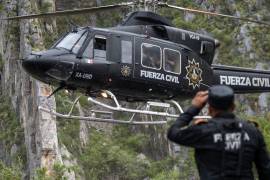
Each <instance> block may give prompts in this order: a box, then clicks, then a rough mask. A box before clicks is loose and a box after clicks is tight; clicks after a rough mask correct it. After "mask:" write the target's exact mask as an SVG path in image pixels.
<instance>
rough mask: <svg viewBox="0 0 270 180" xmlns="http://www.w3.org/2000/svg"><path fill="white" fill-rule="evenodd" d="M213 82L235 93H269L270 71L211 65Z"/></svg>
mask: <svg viewBox="0 0 270 180" xmlns="http://www.w3.org/2000/svg"><path fill="white" fill-rule="evenodd" d="M212 67H213V72H214V73H213V74H214V82H213V84H223V85H228V86H231V87H232V88H233V89H234V91H235V92H236V93H258V92H270V71H265V70H254V69H249V68H241V67H233V66H221V65H212Z"/></svg>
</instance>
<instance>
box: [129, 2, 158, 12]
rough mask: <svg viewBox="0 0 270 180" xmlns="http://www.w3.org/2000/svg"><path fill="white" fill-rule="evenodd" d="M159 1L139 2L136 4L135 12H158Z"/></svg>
mask: <svg viewBox="0 0 270 180" xmlns="http://www.w3.org/2000/svg"><path fill="white" fill-rule="evenodd" d="M157 5H158V0H138V1H136V2H135V3H134V8H133V11H135V10H137V11H152V12H156V7H157Z"/></svg>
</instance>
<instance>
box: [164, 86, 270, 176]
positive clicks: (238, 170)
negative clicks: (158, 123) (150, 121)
mask: <svg viewBox="0 0 270 180" xmlns="http://www.w3.org/2000/svg"><path fill="white" fill-rule="evenodd" d="M232 93H233V92H232ZM232 95H233V94H232ZM226 98H227V99H226ZM230 98H231V95H230V93H229V94H226V92H225V93H224V92H223V91H221V93H220V92H217V94H215V91H213V92H211V91H210V92H209V100H208V102H209V104H210V105H211V104H212V105H213V106H214V105H215V103H216V102H220V100H221V102H222V103H221V104H220V103H218V104H216V105H218V106H224V105H225V106H226V100H228V99H229V100H228V101H231V99H230ZM215 100H217V101H215ZM211 101H214V102H211ZM199 112H200V109H199V108H197V107H193V106H191V107H190V108H189V109H188V110H187V111H185V112H184V113H183V114H181V116H180V117H179V118H178V119H177V120H176V122H175V123H174V124H173V125H172V126H171V127H170V129H169V131H168V138H169V139H170V140H171V141H173V142H176V143H178V144H180V145H185V146H190V147H194V148H195V159H196V164H197V167H198V171H199V174H200V178H201V180H222V179H226V180H227V179H228V180H253V179H254V177H253V173H252V163H253V162H255V164H256V168H257V171H258V175H259V178H260V179H261V180H270V159H269V155H268V153H267V150H266V145H265V142H264V139H263V136H262V134H261V133H260V131H259V130H258V129H257V128H256V127H255V125H254V124H253V123H249V122H247V121H243V120H239V119H237V118H236V117H235V115H234V114H233V113H230V112H223V113H221V114H219V115H218V116H216V117H214V118H212V119H210V120H209V121H208V122H205V121H199V123H195V124H193V125H190V126H188V124H189V123H190V122H191V120H192V119H193V117H194V116H196V115H197V114H198V113H199Z"/></svg>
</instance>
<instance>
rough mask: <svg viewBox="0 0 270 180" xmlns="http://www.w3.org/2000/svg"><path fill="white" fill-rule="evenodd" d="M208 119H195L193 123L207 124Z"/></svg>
mask: <svg viewBox="0 0 270 180" xmlns="http://www.w3.org/2000/svg"><path fill="white" fill-rule="evenodd" d="M208 122H209V121H208V119H195V120H194V122H193V125H196V126H198V125H203V124H208Z"/></svg>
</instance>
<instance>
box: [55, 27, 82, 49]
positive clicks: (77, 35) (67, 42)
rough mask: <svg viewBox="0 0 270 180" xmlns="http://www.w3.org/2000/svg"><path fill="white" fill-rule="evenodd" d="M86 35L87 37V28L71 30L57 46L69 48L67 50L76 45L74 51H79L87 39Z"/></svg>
mask: <svg viewBox="0 0 270 180" xmlns="http://www.w3.org/2000/svg"><path fill="white" fill-rule="evenodd" d="M85 37H86V33H85V30H82V31H78V32H71V33H69V34H67V35H66V36H65V37H64V38H63V39H62V40H61V41H60V42H59V43H58V44H57V45H56V48H64V49H67V50H69V51H71V50H72V48H73V47H74V48H75V49H74V50H75V51H74V52H77V51H78V50H79V48H80V46H81V44H82V43H83V40H84V39H85ZM81 39H82V41H80V40H81ZM79 43H80V44H79ZM77 44H78V46H79V47H76V45H77Z"/></svg>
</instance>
